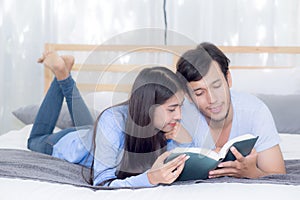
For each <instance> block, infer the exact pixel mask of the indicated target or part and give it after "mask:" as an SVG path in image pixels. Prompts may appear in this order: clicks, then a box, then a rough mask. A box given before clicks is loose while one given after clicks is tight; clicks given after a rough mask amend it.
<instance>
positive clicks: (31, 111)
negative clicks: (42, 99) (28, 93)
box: [12, 104, 73, 129]
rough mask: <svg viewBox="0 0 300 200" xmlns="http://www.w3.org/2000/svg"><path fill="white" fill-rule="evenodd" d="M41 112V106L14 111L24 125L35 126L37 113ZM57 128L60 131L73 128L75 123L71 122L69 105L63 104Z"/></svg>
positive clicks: (24, 107) (30, 106) (29, 106)
mask: <svg viewBox="0 0 300 200" xmlns="http://www.w3.org/2000/svg"><path fill="white" fill-rule="evenodd" d="M38 110H39V105H37V104H34V105H28V106H23V107H21V108H18V109H17V110H14V111H13V112H12V113H13V115H14V116H15V117H16V118H18V119H19V120H20V121H21V122H23V123H24V124H26V125H27V124H33V122H34V120H35V117H36V115H37V112H38ZM56 126H57V127H58V128H60V129H65V128H69V127H72V126H73V122H72V120H71V116H70V114H69V110H68V107H67V105H65V104H63V106H62V109H61V112H60V114H59V117H58V120H57V123H56Z"/></svg>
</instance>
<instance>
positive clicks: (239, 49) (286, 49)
mask: <svg viewBox="0 0 300 200" xmlns="http://www.w3.org/2000/svg"><path fill="white" fill-rule="evenodd" d="M195 47H196V45H195V46H191V45H172V46H164V45H81V44H46V47H45V48H46V49H48V50H55V51H140V52H179V53H182V52H185V51H187V50H189V49H193V48H195ZM218 47H219V48H220V49H221V50H222V51H224V52H225V53H272V54H275V53H277V54H300V47H298V46H218Z"/></svg>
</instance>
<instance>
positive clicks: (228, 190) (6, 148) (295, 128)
mask: <svg viewBox="0 0 300 200" xmlns="http://www.w3.org/2000/svg"><path fill="white" fill-rule="evenodd" d="M190 48H193V47H192V46H137V45H100V46H96V45H66V44H46V45H45V49H46V50H56V51H59V52H60V53H70V54H72V55H74V56H75V57H76V60H77V62H76V63H75V65H74V67H73V72H72V73H73V77H74V78H75V79H76V81H77V83H78V87H79V88H80V90H81V92H82V94H83V96H84V98H85V100H86V102H87V104H88V106H89V108H90V109H91V111H92V113H93V114H94V115H95V116H96V115H97V114H98V113H99V112H101V110H103V109H104V108H105V107H107V106H109V105H112V104H115V103H118V102H120V101H122V100H124V99H126V98H127V93H128V92H129V91H130V85H131V83H132V80H133V79H134V77H135V76H136V73H137V72H138V71H139V70H140V69H142V68H144V67H148V66H151V65H164V66H166V67H169V68H170V69H172V70H174V63H176V61H177V59H178V56H179V55H180V54H181V53H182V52H184V51H185V50H187V49H190ZM220 48H221V49H222V50H223V51H224V52H225V53H226V54H230V55H231V56H233V57H234V56H235V54H247V55H248V54H289V55H293V56H294V55H298V54H300V48H299V47H236V46H235V47H233V46H232V47H230V46H220ZM231 56H229V57H230V58H231ZM100 58H101V59H100ZM296 59H297V58H296ZM145 60H146V62H145ZM144 63H147V64H146V65H145V64H144ZM272 64H274V63H272ZM295 67H296V66H276V65H264V66H259V65H240V64H239V65H233V66H231V69H232V70H245V69H246V70H253V69H254V70H257V69H259V70H265V69H267V70H268V69H272V70H273V69H275V70H288V71H290V70H294V68H295ZM298 67H299V66H298ZM111 77H114V78H113V79H112V78H111ZM51 79H52V76H51V73H50V72H49V71H47V69H45V91H47V88H48V87H49V83H50V81H51ZM257 96H258V97H259V98H261V99H262V100H263V101H265V103H266V104H267V105H268V106H269V108H270V110H271V112H272V114H273V116H274V119H275V122H276V126H277V128H278V130H279V132H280V137H281V140H282V142H281V144H280V146H281V148H282V152H283V155H284V159H285V161H286V163H287V167H288V173H289V174H288V175H286V176H282V175H278V176H270V177H266V178H262V179H260V180H247V179H232V178H226V177H224V179H223V178H221V179H217V180H214V181H210V180H207V181H198V182H185V183H175V184H173V185H170V186H158V187H155V188H122V189H118V188H113V189H111V190H107V189H105V188H101V187H98V188H93V187H88V186H87V185H84V184H72V183H69V182H67V181H64V180H59V181H55V180H54V181H53V180H52V181H51V180H49V181H47V180H45V179H41V180H38V177H37V178H30V177H28V176H23V177H21V176H15V175H14V174H18V173H19V172H18V171H13V170H10V171H9V169H8V171H9V172H11V173H9V175H7V173H6V174H5V171H4V170H2V171H1V168H0V174H1V176H0V188H1V190H0V199H31V200H34V199H73V200H76V199H122V200H126V199H152V200H153V199H155V198H159V199H172V200H176V199H184V198H188V199H198V198H199V199H200V198H213V199H241V198H242V199H251V200H252V199H262V198H271V197H272V199H280V200H281V199H283V198H285V199H299V196H300V177H299V175H298V174H299V173H300V148H299V146H300V128H299V124H300V123H299V120H298V119H299V118H300V117H298V115H299V113H300V110H299V109H300V103H299V102H300V97H299V95H296V94H292V95H291V94H290V95H284V96H283V95H268V94H257ZM289 104H293V105H294V106H293V109H284V111H285V112H288V113H285V114H284V115H285V116H286V115H288V117H285V118H284V119H283V118H282V117H281V116H282V112H283V111H282V109H280V108H282V106H286V105H289ZM37 109H38V105H28V106H25V107H22V108H19V109H17V110H16V111H14V114H15V116H16V117H17V118H18V119H20V120H21V121H23V122H24V123H25V126H24V127H23V128H22V129H20V130H11V131H9V132H7V133H5V134H4V135H1V136H0V152H2V153H0V155H1V157H2V158H1V159H0V165H2V166H4V165H6V166H7V167H10V166H11V169H12V168H13V167H14V166H16V165H14V164H15V163H13V161H16V160H18V156H20V157H22V156H23V157H24V160H25V158H26V159H28V158H29V157H30V156H32V154H31V152H30V151H28V150H27V148H26V140H27V138H28V135H29V132H30V129H31V127H32V122H33V120H34V117H35V114H36V112H37ZM68 126H70V118H69V116H68V114H67V111H66V107H65V105H64V108H63V110H62V112H61V114H60V118H59V120H58V124H57V128H56V129H57V130H59V129H60V128H65V127H68ZM7 152H10V154H6V153H7ZM11 153H13V154H11ZM7 155H14V156H15V157H14V156H12V157H10V156H7ZM27 156H28V157H27ZM37 156H40V155H37ZM43 158H45V157H43ZM55 162H58V163H59V161H55ZM24 166H25V165H24V163H23V165H18V167H20V169H21V168H22V167H24ZM33 166H34V165H33ZM72 167H75V168H76V169H77V167H76V166H70V168H67V170H69V169H72ZM32 170H33V171H34V170H35V169H32ZM8 171H6V172H8ZM50 174H51V173H50ZM35 175H36V176H38V174H35ZM29 176H30V175H29ZM32 176H34V174H32Z"/></svg>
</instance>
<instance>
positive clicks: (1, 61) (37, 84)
mask: <svg viewBox="0 0 300 200" xmlns="http://www.w3.org/2000/svg"><path fill="white" fill-rule="evenodd" d="M165 2H166V7H165V9H166V16H167V28H168V30H169V32H168V34H167V44H197V43H200V42H202V41H210V42H213V43H215V44H217V45H251V46H253V45H258V46H259V45H264V46H273V45H278V46H280V45H282V46H300V2H299V0H210V1H207V0H197V1H196V0H166V1H165ZM163 5H164V1H163V0H109V1H108V0H87V1H82V0H51V1H47V0H26V1H19V0H0V44H1V49H0V77H1V79H0V117H1V122H0V123H1V124H0V134H2V133H5V132H7V131H8V130H11V129H16V128H19V127H22V124H21V123H19V122H18V121H17V120H16V119H15V118H14V117H13V115H12V114H11V112H12V111H13V110H15V109H17V108H18V107H20V106H23V105H29V104H36V103H39V102H40V101H41V100H42V98H43V66H42V65H40V64H37V63H36V59H37V58H38V57H39V56H40V55H41V53H42V51H43V45H44V44H45V43H85V44H102V43H105V42H109V43H138V44H145V43H148V44H152V43H156V44H164V42H165V40H164V39H165V38H164V28H165V23H164V12H163V11H164V9H163ZM153 28H155V29H157V30H158V31H153ZM137 29H139V30H138V31H137ZM141 29H144V31H141ZM147 29H148V30H150V29H151V30H152V31H147ZM145 30H146V31H145ZM131 32H132V33H135V34H130V33H131ZM154 32H155V33H154ZM124 33H127V34H124ZM280 59H281V60H280ZM280 59H279V63H280V62H282V63H283V64H286V62H288V63H287V64H288V65H293V66H300V64H299V63H300V61H299V60H300V59H299V57H298V58H294V59H292V60H290V59H289V60H287V59H286V58H280ZM273 60H274V59H270V58H266V57H265V56H264V55H262V56H260V57H259V62H261V63H262V64H264V63H268V64H269V62H273ZM232 61H233V63H234V62H236V61H235V60H234V59H232ZM276 62H278V59H277V61H276ZM298 68H299V67H298ZM247 73H248V72H247ZM271 73H273V72H271ZM248 74H249V73H248ZM233 76H234V77H233V78H234V83H235V80H236V81H237V82H238V84H235V85H238V86H239V87H242V88H244V89H245V90H248V91H250V92H253V91H255V90H253V88H258V87H259V86H260V84H261V83H260V82H258V83H257V82H255V83H256V84H257V85H255V83H253V84H254V85H253V84H249V82H247V81H242V80H241V81H240V79H244V78H243V76H241V74H240V72H234V73H233ZM256 76H257V75H254V74H253V75H251V73H250V78H251V77H256ZM271 76H272V77H273V79H274V80H273V81H275V82H276V81H277V82H276V83H277V84H278V85H276V86H274V87H273V89H271V90H268V91H271V93H275V92H276V91H277V90H278V89H279V90H282V88H283V89H284V88H286V90H285V91H286V92H285V93H300V89H298V86H297V85H296V84H298V85H300V81H299V79H300V78H299V76H297V75H295V73H293V74H288V75H287V77H288V78H287V77H285V78H284V77H282V72H280V73H279V74H278V72H274V74H272V75H271ZM291 77H292V78H291ZM277 79H279V80H277ZM250 80H251V79H250ZM239 81H240V82H239ZM245 82H246V83H245ZM278 82H282V84H283V83H285V84H286V85H284V84H283V86H281V85H282V84H281V85H280V84H279V83H278ZM250 85H251V87H250ZM237 89H239V88H237ZM259 92H265V91H259Z"/></svg>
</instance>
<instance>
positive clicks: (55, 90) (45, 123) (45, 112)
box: [27, 78, 64, 154]
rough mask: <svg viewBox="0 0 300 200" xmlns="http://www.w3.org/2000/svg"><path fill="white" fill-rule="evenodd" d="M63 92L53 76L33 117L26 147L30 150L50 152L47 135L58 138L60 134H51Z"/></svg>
mask: <svg viewBox="0 0 300 200" xmlns="http://www.w3.org/2000/svg"><path fill="white" fill-rule="evenodd" d="M63 99H64V96H63V93H62V91H61V88H60V86H59V84H58V81H57V79H56V78H55V79H54V80H53V81H52V83H51V86H50V88H49V90H48V92H47V94H46V96H45V98H44V100H43V102H42V104H41V106H40V109H39V111H38V114H37V116H36V118H35V121H34V124H33V127H32V129H31V133H30V136H29V138H28V143H27V147H28V149H30V150H33V151H37V152H40V153H46V154H52V146H53V144H51V143H49V136H50V135H53V136H54V135H55V137H57V140H59V139H60V138H61V137H62V135H61V134H58V135H56V134H52V133H53V130H54V128H55V125H56V122H57V119H58V116H59V113H60V111H61V107H62V103H63Z"/></svg>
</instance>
